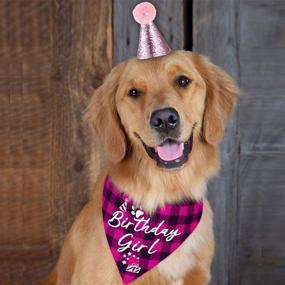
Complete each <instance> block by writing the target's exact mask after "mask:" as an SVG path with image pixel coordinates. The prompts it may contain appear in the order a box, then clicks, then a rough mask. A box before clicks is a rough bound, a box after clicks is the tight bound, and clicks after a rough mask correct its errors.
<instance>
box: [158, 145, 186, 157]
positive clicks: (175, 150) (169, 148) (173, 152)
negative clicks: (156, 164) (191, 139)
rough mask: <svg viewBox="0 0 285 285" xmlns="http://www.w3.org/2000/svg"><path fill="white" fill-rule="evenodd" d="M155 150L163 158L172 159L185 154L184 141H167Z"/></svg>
mask: <svg viewBox="0 0 285 285" xmlns="http://www.w3.org/2000/svg"><path fill="white" fill-rule="evenodd" d="M155 150H156V152H157V154H158V156H159V157H160V158H161V159H162V160H164V161H171V160H175V159H177V158H178V157H180V156H182V155H183V143H178V142H174V141H166V142H164V143H162V144H160V145H158V146H157V147H156V148H155Z"/></svg>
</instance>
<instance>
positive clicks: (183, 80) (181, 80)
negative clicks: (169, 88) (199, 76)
mask: <svg viewBox="0 0 285 285" xmlns="http://www.w3.org/2000/svg"><path fill="white" fill-rule="evenodd" d="M190 83H191V80H190V79H189V78H187V77H186V76H184V75H181V76H178V77H177V78H176V84H177V85H178V86H179V87H182V88H185V87H187V86H188V85H189V84H190Z"/></svg>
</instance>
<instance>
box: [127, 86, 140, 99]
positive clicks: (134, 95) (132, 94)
mask: <svg viewBox="0 0 285 285" xmlns="http://www.w3.org/2000/svg"><path fill="white" fill-rule="evenodd" d="M128 94H129V96H130V97H132V98H137V97H139V95H140V91H139V90H137V89H135V88H132V89H130V90H129V93H128Z"/></svg>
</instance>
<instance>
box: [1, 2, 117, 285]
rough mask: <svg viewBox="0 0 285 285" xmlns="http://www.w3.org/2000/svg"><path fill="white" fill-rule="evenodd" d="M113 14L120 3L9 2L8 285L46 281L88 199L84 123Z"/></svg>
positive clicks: (105, 56) (4, 142)
mask: <svg viewBox="0 0 285 285" xmlns="http://www.w3.org/2000/svg"><path fill="white" fill-rule="evenodd" d="M111 16H112V3H111V0H105V1H99V0H98V1H94V0H92V1H87V0H86V1H84V0H80V1H66V0H57V1H52V0H32V1H19V0H15V1H9V0H2V1H0V284H5V283H6V282H8V281H10V282H12V283H13V284H27V285H31V284H32V281H37V280H40V279H42V278H43V277H44V276H46V275H47V274H48V272H49V271H50V269H51V266H52V265H53V264H54V262H55V260H56V259H57V257H58V253H59V249H60V247H61V244H62V241H63V238H64V236H65V234H66V231H67V230H68V228H69V227H70V224H71V223H72V221H73V219H74V217H75V215H76V214H77V213H78V212H79V211H80V209H81V208H82V206H83V205H84V203H85V201H86V200H87V196H88V183H87V177H86V174H87V166H86V158H87V157H88V155H87V153H88V141H87V139H86V136H85V135H84V129H83V127H82V122H81V117H82V112H83V110H84V108H85V107H86V104H87V102H88V99H89V97H90V96H91V94H92V92H93V91H94V89H95V88H96V87H98V86H99V85H100V83H101V81H102V78H103V76H104V75H105V74H106V73H108V72H109V70H110V67H111V64H112V62H111V61H112V27H111V23H112V21H111Z"/></svg>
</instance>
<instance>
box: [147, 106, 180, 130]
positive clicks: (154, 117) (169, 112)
mask: <svg viewBox="0 0 285 285" xmlns="http://www.w3.org/2000/svg"><path fill="white" fill-rule="evenodd" d="M179 124H180V118H179V114H178V112H177V111H176V110H175V109H174V108H164V109H159V110H156V111H154V112H153V113H152V114H151V117H150V126H151V127H152V128H153V129H155V130H156V131H158V132H161V133H168V132H169V131H170V130H173V129H176V128H177V127H179Z"/></svg>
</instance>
